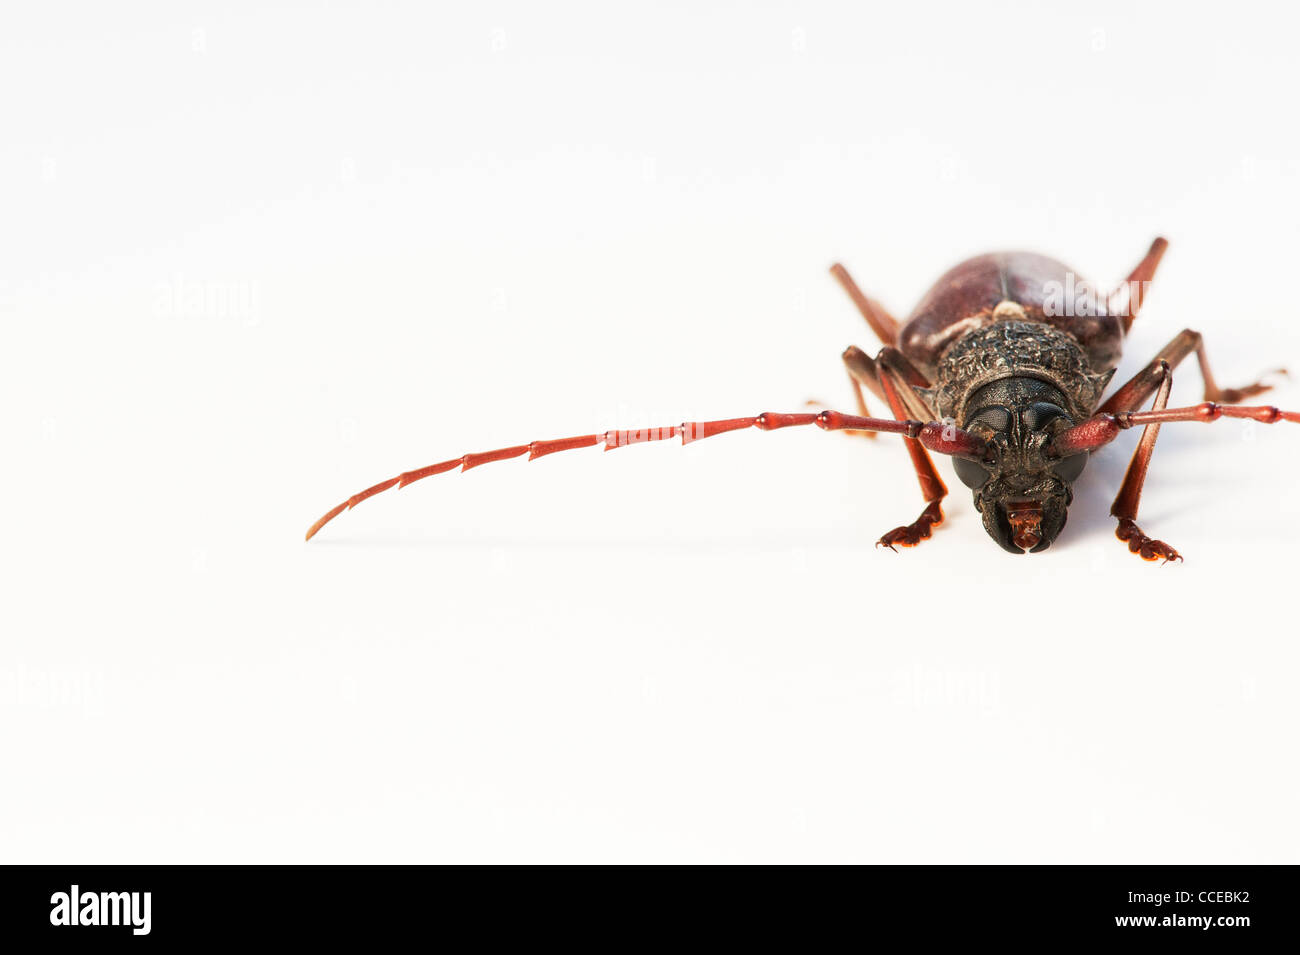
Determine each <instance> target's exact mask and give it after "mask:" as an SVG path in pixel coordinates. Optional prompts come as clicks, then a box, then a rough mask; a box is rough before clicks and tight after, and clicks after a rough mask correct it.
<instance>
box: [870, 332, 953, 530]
mask: <svg viewBox="0 0 1300 955" xmlns="http://www.w3.org/2000/svg"><path fill="white" fill-rule="evenodd" d="M864 357H865V356H864ZM872 366H873V367H874V368H875V370H876V373H877V380H878V382H879V384H880V387H881V390H882V392H883V393H884V397H885V401H886V402H887V403H888V404H889V409H890V411H892V412H893V414H894V417H895V418H897V419H898V420H899V421H906V420H908V419H909V418H915V417H918V416H919V417H921V418H925V419H928V418H929V417H931V416H930V415H929V413H928V410H929V409H926V408H924V406H923V405H922V403H921V400H920V399H919V398H917V397H916V395H915V393H914V392H913V391H912V388H911V385H912V384H913V383H919V384H924V383H925V381H924V378H922V376H921V374H920V372H918V371H917V370H916V369H915V368H914V367H913V366H912V363H911V362H909V361H908V360H907V359H906V358H905V357H904V356H903V354H902V352H900V351H898V349H896V348H884V349H881V352H880V354H879V355H877V356H876V360H875V361H874V362H873V363H872ZM918 413H919V414H918ZM903 440H904V443H906V445H907V453H908V454H909V455H911V458H912V467H913V468H914V469H915V471H916V480H917V482H918V483H919V484H920V485H921V496H922V497H923V498H925V510H923V511H922V512H921V516H920V517H918V518H917V519H916V520H915V521H913V522H912V523H911V524H907V525H905V526H903V527H895V528H894V529H893V530H892V531H888V532H887V533H886V534H885V535H884V536H882V537H881V538H880V540H878V541H876V546H877V547H882V546H883V547H888V548H889V549H890V550H894V545H895V544H901V545H902V546H904V547H915V546H916V545H917V544H919V543H921V541H923V540H926V539H928V538H929V536H930V532H931V530H932V529H933V528H935V527H938V526H939V525H940V524H942V523H943V506H942V502H943V499H944V497H945V496H947V494H948V488H947V486H946V485H945V484H944V483H943V479H942V478H940V477H939V472H938V471H936V470H935V469H934V462H933V461H931V460H930V455H929V454H928V453H926V450H925V448H924V447H922V446H921V442H920V441H917V440H916V439H915V438H904V439H903Z"/></svg>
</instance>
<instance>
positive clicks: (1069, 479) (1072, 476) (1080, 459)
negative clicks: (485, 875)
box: [1052, 451, 1088, 484]
mask: <svg viewBox="0 0 1300 955" xmlns="http://www.w3.org/2000/svg"><path fill="white" fill-rule="evenodd" d="M1087 463H1088V452H1087V451H1080V452H1079V453H1078V454H1072V455H1070V456H1069V457H1068V458H1065V459H1063V460H1061V461H1058V462H1057V463H1056V464H1054V465H1053V466H1052V473H1053V474H1055V475H1056V476H1057V477H1059V478H1060V479H1061V480H1062V481H1064V482H1065V483H1066V484H1073V483H1074V482H1075V481H1077V480H1078V479H1079V475H1080V474H1082V473H1083V466H1084V465H1085V464H1087Z"/></svg>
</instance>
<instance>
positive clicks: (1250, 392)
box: [1098, 328, 1286, 414]
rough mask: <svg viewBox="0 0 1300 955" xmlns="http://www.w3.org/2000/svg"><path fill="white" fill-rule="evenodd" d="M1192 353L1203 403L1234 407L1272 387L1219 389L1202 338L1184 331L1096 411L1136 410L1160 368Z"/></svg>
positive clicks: (1159, 374) (1152, 390)
mask: <svg viewBox="0 0 1300 955" xmlns="http://www.w3.org/2000/svg"><path fill="white" fill-rule="evenodd" d="M1192 352H1196V360H1197V363H1198V364H1199V365H1200V366H1201V380H1202V381H1203V382H1204V383H1205V398H1204V400H1205V401H1214V402H1217V403H1220V404H1236V403H1238V402H1240V401H1244V400H1245V399H1246V398H1251V397H1253V396H1255V395H1259V394H1263V393H1264V392H1266V391H1268V390H1269V389H1270V388H1272V387H1273V386H1272V385H1266V384H1264V383H1263V382H1258V381H1257V382H1254V383H1253V384H1249V385H1245V386H1243V387H1241V388H1220V387H1219V386H1218V383H1217V382H1216V381H1215V380H1214V374H1213V372H1211V371H1210V362H1209V359H1208V358H1207V357H1206V354H1205V340H1204V338H1202V336H1201V333H1200V332H1197V331H1193V330H1192V329H1190V328H1185V329H1183V330H1182V331H1181V332H1179V333H1178V334H1177V335H1175V336H1174V339H1173V341H1171V342H1170V343H1169V344H1168V345H1166V346H1165V347H1164V348H1162V349H1160V352H1159V354H1157V355H1156V357H1155V358H1153V359H1151V363H1150V364H1149V365H1147V366H1146V367H1145V368H1143V369H1142V370H1141V371H1139V372H1138V373H1137V374H1136V375H1134V376H1133V377H1132V378H1131V379H1130V380H1129V381H1128V382H1126V383H1125V384H1124V385H1123V386H1122V387H1120V389H1119V390H1118V391H1116V392H1115V393H1114V394H1113V395H1111V396H1110V398H1108V399H1107V400H1106V403H1105V404H1103V405H1102V406H1101V407H1100V408H1099V409H1098V410H1099V411H1104V412H1108V413H1112V414H1113V413H1115V412H1117V411H1136V410H1137V409H1138V408H1140V407H1141V406H1142V404H1143V403H1144V402H1145V401H1146V400H1147V399H1148V398H1150V397H1151V396H1152V395H1153V394H1155V393H1156V389H1158V388H1159V387H1160V382H1161V381H1162V380H1163V378H1164V374H1163V372H1162V371H1161V366H1162V365H1164V364H1167V365H1168V366H1169V367H1170V368H1171V369H1172V368H1176V367H1177V366H1178V363H1179V362H1181V361H1182V360H1183V359H1184V358H1186V357H1187V356H1188V355H1190V354H1191V353H1192ZM1274 374H1281V375H1285V374H1286V369H1285V368H1278V369H1276V370H1275V371H1274Z"/></svg>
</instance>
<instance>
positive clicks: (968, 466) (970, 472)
mask: <svg viewBox="0 0 1300 955" xmlns="http://www.w3.org/2000/svg"><path fill="white" fill-rule="evenodd" d="M952 469H953V470H954V471H956V472H957V477H958V478H959V479H960V480H961V483H962V484H965V485H966V486H967V487H968V488H970V489H971V490H973V491H978V490H979V489H980V488H982V487H983V486H984V485H985V484H987V483H988V482H989V478H991V477H992V476H993V474H992V473H991V472H990V471H989V469H988V468H986V467H984V466H983V465H982V464H980V463H979V462H978V461H969V460H967V459H966V458H953V459H952Z"/></svg>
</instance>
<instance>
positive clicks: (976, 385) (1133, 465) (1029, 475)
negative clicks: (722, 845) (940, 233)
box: [307, 238, 1300, 563]
mask: <svg viewBox="0 0 1300 955" xmlns="http://www.w3.org/2000/svg"><path fill="white" fill-rule="evenodd" d="M1167 246H1168V243H1167V242H1166V241H1165V240H1164V239H1162V238H1157V239H1156V240H1155V241H1154V242H1153V243H1152V244H1151V248H1150V250H1149V251H1148V252H1147V254H1146V257H1145V258H1143V259H1142V261H1141V262H1139V263H1138V264H1137V267H1136V268H1134V269H1133V271H1132V273H1130V275H1129V277H1128V280H1127V281H1126V282H1125V283H1124V284H1123V285H1121V286H1120V287H1119V288H1118V289H1117V290H1116V291H1115V292H1113V293H1111V294H1109V295H1102V294H1099V293H1098V292H1097V291H1096V289H1095V287H1094V286H1092V285H1091V284H1089V283H1086V282H1080V281H1078V280H1076V278H1075V274H1074V273H1073V272H1071V271H1070V270H1069V269H1067V268H1066V267H1065V266H1064V265H1062V264H1061V263H1060V262H1057V261H1056V260H1054V259H1050V258H1047V257H1046V256H1042V255H1035V254H1033V253H1028V252H1001V253H993V254H989V255H981V256H977V257H975V258H973V259H968V260H967V261H965V262H962V263H961V264H960V265H957V266H956V267H955V268H953V269H951V270H950V271H948V272H947V273H946V274H945V275H943V276H942V277H941V278H940V279H939V280H938V281H937V282H936V283H935V284H934V286H933V287H932V288H931V289H930V291H929V292H927V293H926V294H925V297H924V298H922V299H921V302H920V304H919V305H917V306H916V308H915V309H914V310H913V311H912V314H911V315H910V316H908V318H907V320H906V321H905V322H901V323H900V322H899V321H897V320H896V319H895V318H893V317H892V316H891V315H890V314H889V313H888V312H887V311H885V309H884V308H883V307H882V306H881V305H880V303H879V302H877V301H875V300H874V299H871V298H868V297H867V296H866V295H864V294H862V292H861V290H860V289H859V288H858V286H857V284H856V283H854V281H853V279H852V278H851V277H850V276H849V274H848V272H847V271H846V270H845V269H844V267H843V266H841V265H838V264H837V265H834V266H832V267H831V274H832V275H833V276H834V277H835V279H836V280H837V281H838V282H839V283H840V284H841V285H842V286H843V287H844V289H845V291H846V292H848V294H849V297H850V298H852V300H853V302H854V304H855V305H856V306H857V307H858V310H859V311H860V312H862V317H863V318H865V319H866V320H867V324H868V325H870V326H871V329H872V331H874V332H875V333H876V335H877V336H879V338H880V340H881V341H882V342H883V343H884V347H883V348H882V349H881V350H880V352H879V353H878V354H877V355H876V357H875V358H874V359H873V358H871V357H869V356H868V355H867V354H866V352H864V351H862V350H861V349H860V348H856V347H850V348H849V349H847V350H846V351H845V352H844V354H843V359H844V365H845V367H846V368H847V369H848V374H849V380H850V382H851V383H852V386H853V390H854V394H855V395H856V399H857V410H858V413H857V414H856V415H853V414H843V413H841V412H838V411H823V412H820V413H811V412H807V413H796V414H777V413H773V412H770V411H769V412H764V413H763V414H760V415H757V416H755V417H751V418H726V419H721V420H717V421H693V422H687V423H685V424H681V425H673V426H671V427H666V428H649V429H643V430H639V431H606V432H604V433H603V434H585V435H580V436H578V437H574V438H560V439H558V440H553V441H533V442H531V443H529V444H519V445H515V446H514V447H509V448H501V449H499V450H496V451H483V452H477V453H471V454H465V455H462V456H460V457H458V458H452V459H451V460H449V461H443V462H441V463H439V464H431V465H429V466H428V467H423V468H419V469H417V470H414V471H407V472H405V473H403V474H399V475H398V476H397V477H394V478H389V479H388V480H387V481H381V482H380V483H379V484H376V485H374V486H373V487H370V488H367V489H366V490H364V491H361V492H360V493H358V494H354V495H353V496H352V497H350V498H348V499H347V500H346V501H344V502H343V503H342V504H340V505H338V506H337V507H335V508H333V509H332V510H330V511H329V512H328V513H326V514H325V516H324V517H322V518H321V519H320V520H318V521H317V522H316V523H315V524H313V525H312V526H311V527H310V528H309V529H308V531H307V540H311V538H312V537H313V536H314V535H315V534H316V532H317V531H319V530H320V529H321V528H322V527H324V526H325V525H326V524H327V523H329V522H330V521H331V520H333V519H334V518H335V517H337V516H338V515H339V514H340V513H341V512H342V511H343V510H345V509H348V508H353V507H356V506H357V505H358V504H360V503H361V502H362V501H364V500H365V499H366V498H368V497H370V496H371V495H374V494H378V493H379V492H380V491H386V490H388V489H389V488H391V487H405V486H406V485H408V484H411V483H413V482H415V481H418V480H420V479H421V478H426V477H429V476H430V475H433V474H441V473H442V472H444V471H450V470H452V469H453V468H460V469H461V470H462V471H468V470H469V469H470V468H474V467H478V466H479V465H480V464H487V463H489V462H491V461H503V460H505V459H506V458H518V457H522V456H523V455H525V454H526V455H528V460H530V461H531V460H533V459H534V458H540V457H542V456H544V455H547V454H553V453H555V452H556V451H571V450H574V449H576V448H589V447H594V446H595V445H597V444H604V446H605V450H607V451H608V450H611V449H613V448H621V447H624V446H626V445H629V444H637V443H639V442H642V441H661V440H663V439H665V438H675V437H680V438H681V439H682V443H683V444H689V443H690V442H692V441H698V440H700V439H701V438H709V437H712V436H713V435H715V434H722V433H723V432H726V431H739V430H741V429H743V428H751V427H755V428H762V429H763V430H764V431H774V430H776V429H778V428H789V427H795V426H798V425H813V424H815V425H817V426H818V427H820V428H822V429H824V430H826V431H847V432H856V433H860V434H865V435H866V436H868V437H872V438H874V437H875V436H876V434H877V433H883V434H896V435H899V436H901V437H902V439H903V443H904V444H905V445H906V446H907V451H908V454H909V455H910V456H911V458H912V467H913V468H914V469H915V471H916V478H917V481H918V482H919V483H920V485H921V496H922V497H923V498H924V499H925V509H924V510H923V511H921V516H920V517H918V518H917V519H916V520H915V521H913V522H912V523H911V524H907V525H905V526H903V527H896V528H894V529H893V530H891V531H889V532H887V533H886V534H885V535H884V536H883V537H881V538H880V540H879V541H877V542H876V544H877V546H881V545H883V546H885V547H888V548H889V549H890V550H893V549H894V546H895V545H896V544H897V545H902V546H904V547H912V546H915V545H916V544H919V543H920V542H921V541H923V540H926V539H927V538H929V536H930V533H931V530H932V529H933V528H934V527H935V526H937V525H938V524H940V523H942V522H943V509H942V507H941V506H940V505H941V502H942V501H943V498H944V496H945V495H946V494H947V493H948V489H947V488H946V487H945V486H944V483H943V481H942V479H940V477H939V474H938V472H937V471H935V469H934V462H933V461H931V460H930V454H929V452H935V453H937V454H946V455H948V456H949V457H951V458H952V464H953V470H954V471H955V472H956V474H957V477H958V479H960V480H961V482H962V483H963V484H965V485H966V486H967V487H969V488H971V489H972V491H973V492H974V496H975V506H976V507H977V508H978V509H979V512H980V515H981V516H982V518H983V520H984V529H985V530H986V531H988V533H989V536H990V537H992V538H993V539H994V540H995V541H997V542H998V544H999V545H1000V546H1001V547H1002V548H1003V549H1004V550H1007V551H1010V552H1011V553H1013V554H1020V553H1023V552H1025V551H1029V552H1031V553H1038V552H1040V551H1044V550H1046V549H1047V548H1048V547H1049V546H1050V545H1051V543H1052V541H1054V540H1055V539H1056V537H1057V535H1058V534H1060V533H1061V529H1062V528H1063V527H1064V526H1065V518H1066V510H1067V508H1068V507H1069V506H1070V501H1071V500H1072V499H1073V490H1072V486H1073V484H1074V482H1075V480H1076V479H1077V478H1078V477H1079V475H1080V474H1081V473H1082V471H1083V468H1084V465H1085V464H1086V463H1087V461H1088V455H1089V454H1091V453H1092V452H1094V451H1096V450H1097V449H1098V448H1100V447H1102V446H1103V445H1105V444H1107V443H1109V442H1110V441H1113V440H1114V439H1115V437H1116V436H1117V435H1118V434H1119V433H1120V432H1121V431H1123V430H1126V429H1128V428H1132V427H1135V426H1137V425H1142V426H1143V431H1142V437H1141V439H1140V440H1139V441H1138V446H1137V449H1136V450H1135V451H1134V452H1133V457H1132V460H1131V461H1130V462H1129V466H1128V471H1127V472H1126V473H1125V475H1124V481H1123V484H1121V486H1120V489H1119V494H1118V495H1117V496H1116V497H1115V503H1114V504H1113V505H1111V509H1110V512H1111V515H1112V516H1113V517H1115V519H1116V520H1117V521H1118V522H1119V524H1118V526H1117V528H1116V530H1115V536H1116V537H1118V538H1119V539H1120V540H1122V541H1125V542H1126V543H1127V544H1128V549H1129V550H1130V551H1131V552H1133V553H1135V554H1137V555H1138V556H1140V557H1142V559H1144V560H1149V561H1150V560H1157V559H1163V560H1164V561H1165V562H1166V563H1167V562H1168V561H1171V560H1182V557H1181V556H1180V555H1179V553H1178V552H1177V551H1176V550H1174V549H1173V548H1172V547H1170V546H1169V545H1168V544H1166V543H1165V542H1164V541H1160V540H1153V539H1152V538H1150V537H1148V536H1147V535H1146V534H1144V533H1143V532H1142V530H1141V528H1139V527H1138V525H1137V512H1138V499H1139V498H1140V497H1141V495H1142V483H1143V481H1144V480H1145V478H1146V474H1147V467H1148V466H1149V465H1150V463H1151V453H1152V451H1153V450H1154V449H1155V443H1156V435H1157V433H1158V432H1159V430H1160V425H1162V424H1165V423H1170V422H1176V421H1202V422H1210V421H1217V420H1219V419H1220V418H1248V419H1250V420H1253V421H1259V422H1263V423H1264V424H1273V423H1275V422H1277V421H1291V422H1296V423H1300V412H1294V411H1280V410H1278V409H1277V408H1274V407H1272V406H1269V405H1256V406H1249V407H1247V406H1243V405H1240V404H1237V402H1240V401H1243V400H1244V399H1246V398H1250V397H1252V396H1254V395H1258V394H1260V393H1261V392H1264V391H1267V390H1269V388H1270V387H1271V386H1270V385H1265V384H1262V383H1258V382H1257V383H1255V384H1251V385H1246V386H1245V387H1242V388H1220V387H1219V386H1218V385H1217V384H1216V383H1215V380H1214V376H1213V375H1212V374H1211V373H1210V366H1209V362H1208V361H1207V359H1206V356H1205V343H1204V341H1202V339H1201V334H1200V333H1199V332H1195V331H1192V330H1191V329H1184V330H1183V331H1181V332H1179V333H1178V334H1177V335H1176V336H1174V339H1173V341H1171V342H1170V343H1169V344H1168V345H1166V346H1165V347H1164V348H1162V349H1161V350H1160V352H1159V353H1158V354H1157V355H1156V356H1155V358H1153V359H1152V360H1151V362H1150V363H1149V364H1148V365H1147V366H1146V367H1145V368H1143V369H1142V370H1141V371H1139V372H1138V373H1137V374H1136V375H1135V376H1134V377H1133V378H1132V380H1130V381H1128V382H1126V383H1125V384H1124V385H1122V386H1121V387H1120V388H1119V389H1117V390H1116V391H1115V392H1114V393H1113V394H1112V395H1111V396H1110V397H1109V398H1107V399H1106V400H1105V401H1102V400H1101V396H1102V392H1103V391H1104V389H1105V387H1106V385H1107V384H1108V383H1109V382H1110V379H1111V376H1113V375H1114V373H1115V367H1116V365H1117V364H1118V363H1119V358H1120V351H1121V347H1122V345H1123V341H1124V336H1125V335H1126V334H1127V333H1128V331H1129V328H1130V327H1131V326H1132V324H1133V320H1134V318H1136V317H1137V313H1138V310H1139V309H1140V308H1141V307H1142V300H1143V297H1144V296H1145V294H1146V291H1147V288H1148V286H1149V285H1150V282H1151V280H1152V278H1153V277H1154V276H1155V272H1156V267H1157V266H1158V265H1159V264H1160V259H1161V257H1162V256H1163V255H1164V253H1165V249H1166V247H1167ZM1067 290H1068V293H1067ZM1192 352H1195V353H1196V358H1197V361H1198V363H1199V364H1200V367H1201V379H1202V381H1203V383H1204V385H1205V397H1204V400H1203V402H1202V403H1201V404H1198V405H1194V406H1191V407H1186V408H1170V407H1167V405H1168V402H1169V388H1170V385H1171V384H1172V382H1173V369H1174V367H1175V366H1177V365H1178V363H1179V362H1181V361H1182V360H1183V359H1184V358H1186V357H1187V356H1188V355H1190V354H1191V353H1192ZM1278 373H1280V374H1285V369H1278ZM863 388H866V389H867V390H868V391H870V392H871V393H872V394H873V395H875V396H876V397H877V398H879V399H880V400H881V401H883V402H884V403H885V404H886V405H888V406H889V410H890V412H891V413H892V415H893V418H892V419H891V418H873V417H871V416H870V414H869V412H868V410H867V403H866V398H865V396H864V394H863ZM1152 395H1154V396H1155V400H1154V401H1153V402H1152V405H1151V408H1150V410H1148V411H1141V410H1139V409H1140V408H1141V406H1142V405H1143V403H1144V402H1146V400H1147V399H1148V398H1150V397H1151V396H1152Z"/></svg>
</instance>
